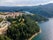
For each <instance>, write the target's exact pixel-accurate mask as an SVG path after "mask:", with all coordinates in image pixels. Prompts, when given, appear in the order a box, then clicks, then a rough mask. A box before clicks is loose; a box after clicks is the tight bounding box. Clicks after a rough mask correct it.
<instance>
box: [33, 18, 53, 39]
mask: <svg viewBox="0 0 53 40" xmlns="http://www.w3.org/2000/svg"><path fill="white" fill-rule="evenodd" d="M39 26H40V28H41V30H42V32H41V33H40V34H39V35H37V36H36V37H34V38H33V40H53V18H50V19H49V21H47V22H43V23H39Z"/></svg>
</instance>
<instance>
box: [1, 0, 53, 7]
mask: <svg viewBox="0 0 53 40" xmlns="http://www.w3.org/2000/svg"><path fill="white" fill-rule="evenodd" d="M47 3H53V0H0V6H34V5H40V4H42V5H43V4H47Z"/></svg>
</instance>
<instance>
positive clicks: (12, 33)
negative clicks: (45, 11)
mask: <svg viewBox="0 0 53 40" xmlns="http://www.w3.org/2000/svg"><path fill="white" fill-rule="evenodd" d="M42 20H43V21H44V20H46V19H45V18H43V17H41V16H38V15H24V14H23V15H22V16H18V17H15V18H11V17H9V18H7V21H9V22H11V25H10V26H9V27H8V30H7V33H6V34H5V35H0V40H28V38H30V37H31V36H32V35H33V34H35V33H38V32H39V30H40V28H39V26H38V25H37V23H36V21H42Z"/></svg>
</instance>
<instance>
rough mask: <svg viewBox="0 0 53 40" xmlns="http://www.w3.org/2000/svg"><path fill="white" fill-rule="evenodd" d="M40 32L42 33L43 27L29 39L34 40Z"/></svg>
mask: <svg viewBox="0 0 53 40" xmlns="http://www.w3.org/2000/svg"><path fill="white" fill-rule="evenodd" d="M39 33H41V29H40V31H39V32H38V33H35V34H34V35H32V36H31V37H30V38H29V39H28V40H32V39H33V38H34V37H35V36H37V35H38V34H39Z"/></svg>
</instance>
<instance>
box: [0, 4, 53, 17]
mask: <svg viewBox="0 0 53 40" xmlns="http://www.w3.org/2000/svg"><path fill="white" fill-rule="evenodd" d="M17 11H28V12H31V13H34V14H39V15H42V16H45V17H53V3H50V4H46V5H39V6H22V7H4V6H0V12H17Z"/></svg>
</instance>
